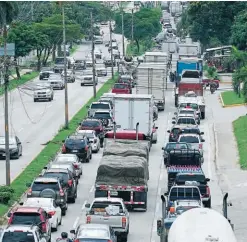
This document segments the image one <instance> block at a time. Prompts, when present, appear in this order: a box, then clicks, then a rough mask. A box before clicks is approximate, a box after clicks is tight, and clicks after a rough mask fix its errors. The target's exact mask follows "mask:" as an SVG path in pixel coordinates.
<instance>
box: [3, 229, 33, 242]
mask: <svg viewBox="0 0 247 242" xmlns="http://www.w3.org/2000/svg"><path fill="white" fill-rule="evenodd" d="M1 241H2V242H35V239H34V235H33V233H29V232H22V231H13V232H5V233H4V235H3V238H2V240H1Z"/></svg>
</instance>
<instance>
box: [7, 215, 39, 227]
mask: <svg viewBox="0 0 247 242" xmlns="http://www.w3.org/2000/svg"><path fill="white" fill-rule="evenodd" d="M40 222H41V219H40V214H39V213H29V212H28V213H18V212H16V213H14V214H13V219H12V221H11V224H27V225H29V224H39V223H40Z"/></svg>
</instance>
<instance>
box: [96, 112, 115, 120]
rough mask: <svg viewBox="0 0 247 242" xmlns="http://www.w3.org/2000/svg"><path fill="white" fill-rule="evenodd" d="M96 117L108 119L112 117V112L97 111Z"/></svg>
mask: <svg viewBox="0 0 247 242" xmlns="http://www.w3.org/2000/svg"><path fill="white" fill-rule="evenodd" d="M94 117H95V118H107V119H111V115H110V113H95V114H94Z"/></svg>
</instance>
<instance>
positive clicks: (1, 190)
mask: <svg viewBox="0 0 247 242" xmlns="http://www.w3.org/2000/svg"><path fill="white" fill-rule="evenodd" d="M13 194H14V189H13V188H11V187H8V186H0V203H2V204H8V202H9V200H10V199H11V198H12V196H13Z"/></svg>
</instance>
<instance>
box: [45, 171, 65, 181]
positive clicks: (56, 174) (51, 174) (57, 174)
mask: <svg viewBox="0 0 247 242" xmlns="http://www.w3.org/2000/svg"><path fill="white" fill-rule="evenodd" d="M43 177H54V178H59V179H60V180H62V181H64V182H66V183H67V182H68V180H69V177H68V173H64V172H49V171H48V172H46V173H45V174H44V175H43Z"/></svg>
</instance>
